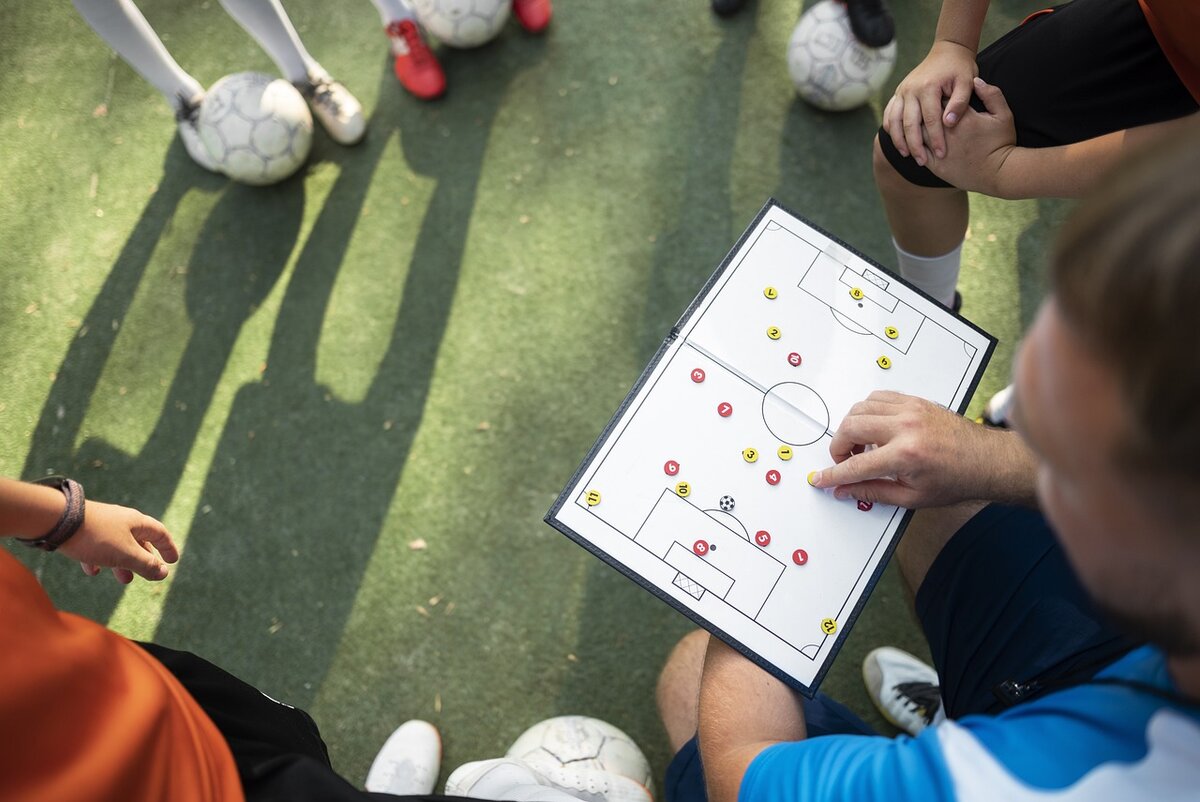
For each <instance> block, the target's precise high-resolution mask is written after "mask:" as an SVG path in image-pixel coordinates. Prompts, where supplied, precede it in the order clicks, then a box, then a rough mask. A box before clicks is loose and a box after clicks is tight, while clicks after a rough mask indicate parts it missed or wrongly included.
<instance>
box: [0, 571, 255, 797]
mask: <svg viewBox="0 0 1200 802" xmlns="http://www.w3.org/2000/svg"><path fill="white" fill-rule="evenodd" d="M0 732H3V733H4V738H3V743H2V744H0V796H3V797H4V799H13V800H22V802H64V800H70V802H85V801H86V800H119V802H142V801H143V800H146V801H149V800H154V802H159V801H160V800H170V802H217V801H219V802H242V800H244V797H243V795H242V787H241V782H240V781H239V780H238V774H237V767H236V766H235V765H234V762H233V755H232V754H231V753H230V751H229V745H228V744H227V743H226V742H225V739H224V737H222V735H221V733H220V732H219V731H218V730H217V728H216V725H214V724H213V723H212V720H211V719H209V717H208V716H207V715H206V714H205V713H204V711H203V710H202V709H201V708H200V706H199V705H198V704H197V703H196V700H195V699H193V698H192V696H191V694H189V693H188V692H187V691H186V690H185V689H184V688H183V686H182V685H180V684H179V682H178V680H176V679H175V677H174V675H172V674H171V673H170V672H169V671H167V669H166V668H164V667H163V665H162V664H161V663H159V662H158V661H157V660H155V659H154V658H153V657H151V656H150V655H149V654H147V653H146V652H144V651H143V650H142V649H141V648H140V647H138V646H137V645H136V644H134V643H132V642H130V641H129V640H126V639H125V638H123V637H121V636H120V635H117V634H116V633H114V632H110V631H109V630H107V629H105V628H104V627H102V626H100V625H99V624H96V623H94V622H92V621H88V620H87V619H85V618H80V617H79V616H76V615H72V614H70V613H63V612H59V611H58V610H56V609H54V605H53V604H51V602H50V599H49V598H48V597H47V596H46V594H45V592H44V591H43V590H42V587H41V585H39V584H38V582H37V580H36V579H35V578H34V577H33V575H32V574H30V573H29V571H27V570H26V569H25V567H24V566H22V565H21V564H20V563H19V562H18V561H17V560H16V559H15V558H14V557H13V556H12V555H11V554H9V553H8V552H7V551H5V550H4V549H3V548H0Z"/></svg>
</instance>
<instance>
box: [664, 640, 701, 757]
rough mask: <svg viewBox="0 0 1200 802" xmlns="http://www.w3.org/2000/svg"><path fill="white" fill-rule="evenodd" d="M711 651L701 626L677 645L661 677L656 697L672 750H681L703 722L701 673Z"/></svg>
mask: <svg viewBox="0 0 1200 802" xmlns="http://www.w3.org/2000/svg"><path fill="white" fill-rule="evenodd" d="M707 651H708V633H707V632H705V631H704V630H700V629H697V630H695V631H693V632H689V633H688V634H687V635H685V636H683V638H682V639H681V640H680V641H679V643H677V644H675V648H674V649H672V650H671V655H670V656H669V657H668V658H667V662H666V665H664V666H663V670H662V673H660V674H659V676H658V688H657V689H656V692H655V697H656V700H657V702H658V715H659V717H660V718H662V722H663V726H664V727H665V728H666V730H667V738H668V739H669V740H670V742H671V749H672V750H673V751H676V752H678V751H679V749H680V748H681V747H682V746H683V745H684V744H685V743H687V742H688V741H689V740H690V739H691V737H692V736H693V735H695V734H696V726H697V724H698V722H699V709H700V676H701V674H703V672H704V655H705V653H706V652H707Z"/></svg>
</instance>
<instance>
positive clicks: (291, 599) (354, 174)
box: [155, 42, 541, 705]
mask: <svg viewBox="0 0 1200 802" xmlns="http://www.w3.org/2000/svg"><path fill="white" fill-rule="evenodd" d="M540 52H541V48H540V47H538V46H536V45H534V44H532V43H529V42H522V43H521V44H520V46H519V47H517V48H514V47H506V46H505V45H504V44H503V43H497V44H496V45H493V46H491V47H488V48H485V49H483V50H481V51H478V52H477V53H476V54H473V55H475V58H474V59H472V60H471V63H470V65H469V68H470V71H471V73H470V76H469V77H468V76H467V75H466V74H465V70H466V65H464V67H463V69H462V74H456V73H455V72H454V71H451V73H450V76H449V79H450V82H451V84H452V85H453V82H454V81H455V80H459V81H462V82H464V83H465V82H467V81H468V80H469V81H470V82H471V83H473V84H474V90H475V91H474V92H473V93H472V95H471V98H470V99H468V98H467V97H464V98H463V99H462V101H461V102H458V103H455V102H454V101H453V100H447V101H445V102H444V103H440V104H434V105H418V104H416V103H414V102H413V101H412V100H411V99H408V98H406V97H403V96H402V94H401V92H400V90H399V88H398V87H396V86H395V85H394V78H392V76H391V74H390V70H386V71H385V73H384V77H383V81H384V82H385V84H387V85H386V86H385V87H383V90H384V91H381V92H380V93H379V97H380V106H379V108H378V110H377V111H376V112H375V114H374V116H373V118H372V120H371V124H370V130H369V133H368V138H367V139H366V141H365V142H364V143H363V144H362V145H359V146H358V147H356V148H355V149H354V150H353V151H347V152H346V154H345V156H344V157H342V158H341V162H342V165H341V167H342V172H341V173H340V175H339V176H338V178H337V179H336V182H335V184H334V186H333V188H332V190H331V192H330V194H329V196H328V199H327V201H326V202H325V205H324V206H323V208H322V210H321V212H320V214H319V216H318V217H317V220H316V222H315V224H314V226H313V229H312V232H311V234H310V235H309V237H308V240H307V241H306V242H305V244H304V247H303V250H302V252H301V254H300V256H299V259H298V262H297V264H296V268H295V272H294V274H293V276H292V278H291V280H290V282H289V284H288V287H287V291H286V293H285V295H284V298H283V301H282V304H281V306H280V309H279V314H278V317H277V319H276V322H275V328H274V333H273V336H272V340H271V344H270V352H269V356H268V360H267V364H268V368H267V370H266V372H265V373H264V375H263V378H262V381H260V382H257V383H254V384H249V385H245V386H243V387H242V388H241V389H240V390H239V391H238V393H237V396H236V398H235V399H234V402H233V406H232V409H231V411H230V414H229V418H228V420H227V423H226V427H225V430H224V432H223V433H222V436H221V439H220V442H219V443H218V446H217V452H216V456H215V458H214V459H213V462H212V467H211V469H210V472H209V475H208V477H207V478H206V481H205V486H204V489H203V493H202V500H201V508H200V510H199V511H198V512H197V514H196V517H195V519H194V520H193V522H192V525H191V528H190V531H189V535H188V543H187V552H186V554H185V556H184V560H185V563H184V565H183V567H182V570H181V571H180V572H179V576H178V579H177V580H176V582H175V584H174V585H173V587H172V589H171V593H170V596H169V597H168V599H167V603H166V607H165V610H164V613H163V616H162V620H161V622H160V625H159V629H158V632H157V633H156V637H155V640H157V641H160V642H163V643H165V644H167V645H173V646H177V647H181V648H187V649H189V650H193V651H196V652H197V653H200V654H203V655H205V656H207V657H209V658H210V659H213V660H215V661H216V662H218V663H220V664H221V665H222V666H223V667H225V668H227V669H228V670H230V671H231V672H233V673H235V674H238V675H240V676H243V677H244V678H245V679H246V680H248V681H250V682H252V683H255V684H258V685H260V686H261V687H263V688H264V689H266V690H268V691H269V692H270V693H272V694H273V695H278V696H279V697H280V698H284V699H287V700H288V701H289V702H290V703H294V704H300V705H307V704H309V703H311V701H312V699H313V696H314V695H315V693H316V688H317V687H319V684H320V682H321V680H322V679H323V678H324V676H325V674H326V673H327V671H328V669H329V666H330V664H331V663H332V660H333V657H334V654H335V652H336V650H337V646H338V644H339V642H340V640H341V637H342V631H343V629H344V627H345V625H346V622H347V620H348V618H349V616H350V612H351V609H352V607H353V604H354V600H355V597H356V595H357V592H358V588H359V585H360V583H361V581H362V578H363V575H364V572H365V570H366V567H367V563H368V561H369V560H370V558H371V555H372V553H373V552H374V549H375V544H376V540H377V539H378V536H379V533H380V530H381V528H382V526H383V523H384V520H385V518H386V516H387V513H388V510H389V508H390V506H391V504H392V500H393V496H394V493H395V491H396V487H397V485H398V484H399V483H400V480H401V477H402V474H403V471H404V466H405V463H406V461H407V459H408V455H409V451H410V449H411V447H412V443H413V439H414V437H415V435H416V432H417V430H418V427H419V424H420V421H421V416H422V414H423V411H424V408H425V402H426V397H427V395H428V392H429V388H430V384H431V381H432V376H433V371H434V366H435V364H436V361H437V356H438V351H439V348H440V345H441V341H442V337H443V335H444V332H445V329H446V323H447V320H448V318H449V315H450V310H451V307H452V304H453V300H454V295H455V290H456V288H457V283H458V277H459V271H460V268H461V264H462V257H463V251H464V248H465V244H466V237H467V231H468V228H469V224H470V220H471V213H472V209H473V207H474V203H475V195H476V190H477V187H478V182H479V177H480V173H481V170H482V164H483V157H484V153H485V150H486V146H487V143H488V139H489V136H490V131H491V126H492V122H493V120H494V117H495V115H496V112H497V110H498V109H499V107H500V104H501V102H502V101H503V97H504V94H505V89H506V87H507V84H508V82H509V81H510V80H511V79H512V78H513V77H514V76H515V74H516V73H517V72H518V71H519V70H520V68H521V67H522V66H523V65H524V64H525V63H527V62H528V61H529V60H531V59H532V58H534V57H535V56H536V55H538V54H540ZM446 129H448V130H450V131H452V132H453V138H446V137H444V136H443V135H442V131H444V130H446ZM397 133H398V135H399V136H400V140H401V144H402V147H403V150H404V155H405V159H406V161H407V163H408V165H409V166H410V167H411V168H412V169H414V170H416V171H418V172H421V173H423V174H425V175H428V176H431V177H433V178H436V187H435V189H434V190H433V194H432V197H431V199H430V201H429V205H428V208H427V210H426V213H425V216H424V218H423V220H422V222H421V228H420V232H419V234H418V235H417V240H416V243H415V245H414V247H413V251H412V257H411V261H410V262H409V264H408V265H404V264H396V265H395V270H394V275H395V276H396V284H395V285H392V286H381V287H379V288H378V290H379V292H384V293H396V292H399V293H401V301H400V306H399V310H398V312H397V314H396V318H395V320H394V323H393V328H392V330H391V335H390V339H389V342H388V345H387V347H386V352H385V353H384V356H383V359H382V361H381V362H380V364H379V368H378V371H377V373H376V375H375V376H374V378H373V379H372V382H371V384H370V387H369V389H368V390H367V392H366V395H365V397H364V398H363V399H362V400H361V401H359V402H347V401H344V400H342V399H339V398H338V397H336V395H335V394H334V393H333V392H332V391H331V389H329V388H327V387H324V386H322V385H321V384H320V383H319V382H318V381H317V379H316V360H317V348H318V344H319V341H320V338H321V333H322V324H323V320H324V317H325V313H326V309H327V306H328V303H329V300H330V296H331V293H332V292H333V289H334V284H335V280H336V277H337V273H338V270H339V267H340V265H341V263H342V260H343V257H344V256H345V253H346V249H347V247H348V244H349V242H350V239H351V236H352V234H353V233H354V230H355V226H356V224H357V221H358V219H359V217H360V214H361V212H362V208H363V204H364V200H365V198H366V195H367V191H368V189H369V188H370V185H371V183H372V177H373V175H374V173H375V171H376V168H377V166H378V163H379V160H380V158H381V155H382V154H383V152H384V150H385V148H386V146H387V143H388V140H389V138H390V137H391V136H393V135H395V134H397ZM398 189H399V188H398ZM398 195H399V192H397V196H398ZM206 510H207V512H206Z"/></svg>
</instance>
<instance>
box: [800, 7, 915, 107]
mask: <svg viewBox="0 0 1200 802" xmlns="http://www.w3.org/2000/svg"><path fill="white" fill-rule="evenodd" d="M787 61H788V72H789V73H790V74H791V76H792V83H794V84H795V85H796V91H797V92H799V93H800V97H802V98H804V99H805V100H807V101H808V102H809V103H811V104H813V105H814V106H817V107H818V108H822V109H825V110H826V111H847V110H849V109H853V108H855V107H857V106H861V105H862V104H864V103H866V102H867V100H869V99H870V97H871V95H873V94H875V93H876V92H878V91H879V90H880V89H881V88H882V87H883V84H884V82H885V81H887V79H888V76H889V75H891V74H892V68H893V67H894V66H896V43H895V42H889V43H888V44H887V45H885V46H884V47H881V48H879V49H876V48H873V47H867V46H865V45H862V44H860V43H859V41H858V40H857V39H855V38H854V34H853V33H851V32H850V20H849V18H848V17H847V16H846V6H844V5H843V4H842V3H840V2H837V0H821V2H819V3H817V4H816V5H814V6H813V7H812V8H810V9H809V10H808V11H806V12H804V15H803V16H801V17H800V22H799V23H798V24H797V25H796V30H795V31H793V32H792V38H791V39H790V40H789V41H788V51H787Z"/></svg>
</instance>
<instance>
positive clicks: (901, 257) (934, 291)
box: [874, 137, 970, 306]
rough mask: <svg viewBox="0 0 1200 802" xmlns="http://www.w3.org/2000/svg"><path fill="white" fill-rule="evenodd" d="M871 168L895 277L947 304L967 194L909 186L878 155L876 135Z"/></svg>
mask: <svg viewBox="0 0 1200 802" xmlns="http://www.w3.org/2000/svg"><path fill="white" fill-rule="evenodd" d="M874 168H875V186H876V187H877V188H878V189H879V194H880V197H881V198H882V199H883V208H884V211H885V212H886V213H887V218H888V225H889V226H890V227H891V229H892V238H893V241H894V242H895V245H896V260H897V263H898V266H899V268H900V275H902V276H904V277H905V278H906V279H908V280H909V281H910V282H912V283H913V284H915V285H916V286H917V287H918V288H920V289H921V290H923V291H925V292H927V293H929V294H930V295H931V296H933V298H934V299H935V300H937V301H938V302H939V303H941V304H943V305H945V306H951V305H952V304H953V303H954V289H955V286H956V285H957V284H958V273H959V269H960V267H961V262H962V243H963V236H964V235H965V234H966V231H967V223H968V221H969V216H970V207H969V206H968V203H967V193H965V192H963V191H962V190H959V189H954V188H953V187H946V188H942V187H925V186H920V185H917V184H913V183H910V182H909V181H908V180H907V179H906V178H905V177H904V176H902V175H900V174H899V173H898V172H896V170H895V168H893V167H892V165H891V163H890V162H889V161H888V160H887V159H886V158H885V157H884V155H883V152H882V151H881V149H880V147H879V139H878V137H877V138H876V140H875V158H874Z"/></svg>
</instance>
